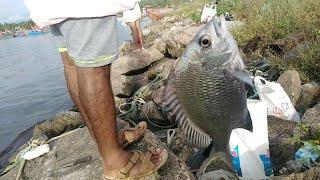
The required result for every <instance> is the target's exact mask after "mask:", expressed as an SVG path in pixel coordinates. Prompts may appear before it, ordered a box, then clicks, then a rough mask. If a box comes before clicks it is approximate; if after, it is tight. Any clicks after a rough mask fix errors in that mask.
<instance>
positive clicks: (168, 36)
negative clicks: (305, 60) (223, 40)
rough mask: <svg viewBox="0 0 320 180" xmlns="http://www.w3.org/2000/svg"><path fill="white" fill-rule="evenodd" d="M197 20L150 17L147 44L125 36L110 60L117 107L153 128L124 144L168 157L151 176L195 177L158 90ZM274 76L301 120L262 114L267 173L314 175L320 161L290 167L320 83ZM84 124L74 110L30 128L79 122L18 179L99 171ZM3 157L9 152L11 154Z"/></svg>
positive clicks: (40, 132) (43, 134) (318, 118)
mask: <svg viewBox="0 0 320 180" xmlns="http://www.w3.org/2000/svg"><path fill="white" fill-rule="evenodd" d="M228 24H229V26H230V28H236V27H237V26H239V25H240V26H241V22H240V23H239V22H236V21H235V22H228ZM201 26H202V25H201V24H196V23H193V22H192V21H191V20H181V19H179V18H178V17H166V18H165V19H163V20H161V21H156V22H153V23H151V24H150V25H149V26H147V27H146V28H145V29H144V30H143V32H144V36H145V49H143V50H142V51H140V52H132V46H131V45H130V44H129V43H126V44H124V45H123V46H122V47H121V53H120V57H119V59H118V60H116V61H115V62H114V64H113V65H112V75H111V81H112V84H113V91H114V95H115V101H116V106H117V113H118V115H119V116H120V117H121V118H127V119H130V121H132V122H139V121H142V120H144V121H147V122H148V126H149V129H150V130H151V131H148V132H147V133H146V135H145V137H144V138H143V139H142V140H141V141H140V142H138V143H135V144H133V145H131V146H130V147H129V148H134V149H144V148H146V147H147V146H152V145H157V146H161V147H164V148H166V149H168V150H169V152H170V157H169V160H168V163H167V164H166V165H165V166H164V167H163V168H162V169H161V170H160V171H159V174H158V175H155V176H153V177H150V179H195V176H194V175H193V173H192V172H193V171H192V170H191V169H190V168H189V167H188V166H187V165H186V163H187V160H188V159H189V157H190V155H191V154H192V153H194V152H193V149H192V148H191V147H190V146H189V145H188V144H187V143H186V140H185V139H184V137H183V136H182V135H181V134H180V132H179V130H178V129H177V126H176V124H175V122H173V121H172V119H171V118H170V117H169V116H168V115H167V114H166V113H165V111H163V107H162V106H161V101H160V97H161V93H162V89H163V88H164V82H165V79H166V77H167V76H168V74H169V72H170V69H171V66H172V64H173V63H174V61H175V60H176V59H177V58H179V57H180V56H181V54H182V52H183V51H184V48H185V47H186V45H187V44H188V43H189V42H190V40H191V39H192V38H193V36H194V34H195V33H196V32H197V31H198V30H199V29H200V28H201ZM245 48H247V46H246V47H244V48H242V50H243V52H246V50H245ZM244 57H246V56H245V54H244ZM247 65H248V69H257V66H253V65H252V64H249V63H248V64H247ZM256 72H257V71H255V73H254V74H256ZM261 72H262V73H263V71H262V70H261ZM279 76H280V77H279V78H278V77H277V78H274V76H272V78H273V79H272V78H269V79H272V80H277V81H278V83H280V84H281V85H282V86H283V88H284V89H285V91H286V93H287V94H288V95H289V97H290V99H291V101H292V102H293V104H294V106H295V107H296V109H297V110H298V111H299V113H300V115H301V117H302V118H301V119H302V120H301V121H302V123H296V122H293V121H286V120H282V119H279V118H275V117H268V129H269V143H270V155H271V161H272V163H273V166H274V173H275V175H276V176H274V177H272V178H270V179H320V167H319V166H314V167H311V168H310V169H308V170H306V168H297V167H292V164H294V163H295V161H294V162H292V160H294V153H295V152H296V151H297V150H298V149H299V148H300V147H301V145H302V142H304V141H308V140H319V137H320V103H319V98H320V83H319V82H308V83H305V84H301V80H300V77H299V73H298V72H297V71H295V70H290V71H286V72H284V73H280V72H279ZM267 77H268V75H267ZM82 124H83V122H82V120H81V118H80V115H79V113H77V112H66V113H62V114H59V115H57V117H55V118H54V119H52V120H48V121H44V122H43V123H41V124H38V125H36V126H35V127H34V129H31V130H32V131H33V136H32V137H33V139H41V140H42V141H45V140H48V139H51V138H53V137H56V136H58V135H61V134H63V133H65V132H68V131H70V130H72V129H76V128H78V129H77V130H75V131H74V132H73V133H72V134H70V135H67V136H65V137H62V138H60V139H58V140H55V141H53V142H51V143H50V147H51V151H50V152H49V153H47V154H45V155H43V156H41V157H39V158H36V159H33V160H30V161H27V162H26V164H25V167H24V168H23V171H22V174H21V177H22V179H100V178H101V167H100V159H99V156H98V152H97V149H96V147H95V146H94V143H93V141H92V140H91V137H90V135H89V133H88V131H87V129H86V128H85V127H84V128H79V127H81V126H82ZM297 137H299V138H298V139H299V140H297ZM25 146H26V145H24V146H23V147H25ZM23 147H21V148H20V150H21V149H22V148H23ZM15 154H16V153H15ZM2 155H3V154H1V156H2ZM9 159H10V160H13V158H12V157H11V158H9ZM213 163H215V162H213ZM220 168H221V167H220ZM220 168H218V169H220ZM218 169H215V170H218ZM18 171H19V166H16V167H15V168H13V169H12V170H11V171H9V172H8V173H6V174H4V175H3V176H1V177H0V180H2V179H3V180H10V179H15V178H16V175H17V173H18ZM219 173H220V174H219ZM219 173H216V174H214V177H217V178H218V177H227V178H226V179H228V178H229V179H233V178H234V177H232V176H230V175H228V173H225V172H223V171H219ZM217 174H218V175H217ZM210 177H212V176H210ZM202 179H206V177H203V178H202ZM209 179H210V178H209ZM211 179H214V178H211Z"/></svg>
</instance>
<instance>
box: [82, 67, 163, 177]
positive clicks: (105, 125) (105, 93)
mask: <svg viewBox="0 0 320 180" xmlns="http://www.w3.org/2000/svg"><path fill="white" fill-rule="evenodd" d="M76 71H77V80H78V90H79V97H80V102H81V104H82V105H83V110H84V112H85V114H86V115H87V118H88V123H89V124H90V126H91V128H92V130H93V137H94V138H95V140H96V143H97V145H98V149H99V152H100V156H101V158H102V162H103V172H104V175H108V173H110V171H111V170H116V169H120V168H122V167H124V166H125V165H126V164H128V162H129V159H130V158H131V156H132V153H131V152H126V151H124V150H123V149H122V148H121V147H120V145H119V144H118V137H117V132H116V117H115V115H116V112H115V104H114V99H113V93H112V90H111V85H110V65H107V66H103V67H97V68H84V67H76ZM160 153H161V149H158V150H157V152H156V153H155V154H153V155H152V157H151V161H152V162H153V163H154V164H158V163H159V162H160V156H159V155H160ZM140 166H141V162H140V164H139V162H138V163H137V164H136V165H134V167H133V168H132V171H133V172H132V173H134V172H136V173H138V171H139V168H140Z"/></svg>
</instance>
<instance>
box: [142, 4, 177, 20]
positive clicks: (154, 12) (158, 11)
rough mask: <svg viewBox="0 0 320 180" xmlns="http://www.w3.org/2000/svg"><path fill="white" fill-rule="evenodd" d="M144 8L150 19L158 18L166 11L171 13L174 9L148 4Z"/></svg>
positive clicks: (165, 13)
mask: <svg viewBox="0 0 320 180" xmlns="http://www.w3.org/2000/svg"><path fill="white" fill-rule="evenodd" d="M145 10H146V12H147V14H148V16H149V17H150V19H152V20H160V19H162V18H163V17H164V16H166V15H167V14H168V13H171V12H173V11H174V9H173V8H152V7H150V6H148V7H145Z"/></svg>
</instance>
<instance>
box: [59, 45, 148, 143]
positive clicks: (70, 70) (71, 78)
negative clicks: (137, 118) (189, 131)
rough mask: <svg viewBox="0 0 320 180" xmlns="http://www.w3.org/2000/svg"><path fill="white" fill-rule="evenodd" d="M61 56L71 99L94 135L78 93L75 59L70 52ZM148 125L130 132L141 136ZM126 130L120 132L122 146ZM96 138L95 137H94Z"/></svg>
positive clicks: (124, 141) (62, 53)
mask: <svg viewBox="0 0 320 180" xmlns="http://www.w3.org/2000/svg"><path fill="white" fill-rule="evenodd" d="M61 58H62V61H63V65H64V74H65V79H66V83H67V88H68V91H69V94H70V96H71V99H72V100H73V102H74V103H75V105H76V106H77V108H78V110H79V112H80V114H81V117H82V119H83V120H84V122H85V124H86V125H87V127H88V129H89V132H90V134H91V136H92V137H93V131H92V128H91V126H90V123H89V121H88V117H87V115H86V113H85V112H84V110H83V106H82V104H81V102H80V99H79V93H78V82H77V72H76V66H75V64H74V61H73V59H72V58H71V57H70V56H69V54H68V52H66V51H65V52H61ZM138 125H143V124H142V123H139V124H138ZM145 128H146V127H145V126H138V129H137V130H135V131H134V132H132V131H131V132H130V133H131V135H132V136H137V137H138V136H140V135H141V133H142V132H143V131H144V129H145ZM124 132H125V131H121V132H118V138H119V139H118V140H119V143H120V146H122V145H123V144H125V143H126V142H127V140H126V138H125V136H124ZM94 140H95V139H94Z"/></svg>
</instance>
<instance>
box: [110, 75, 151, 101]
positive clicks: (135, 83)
mask: <svg viewBox="0 0 320 180" xmlns="http://www.w3.org/2000/svg"><path fill="white" fill-rule="evenodd" d="M111 83H112V90H113V94H114V95H115V96H119V97H131V96H132V95H133V94H134V92H135V91H136V90H138V89H140V88H141V87H142V86H145V85H147V84H148V83H149V79H148V76H147V73H143V74H140V75H134V76H125V75H119V76H118V77H112V78H111Z"/></svg>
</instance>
